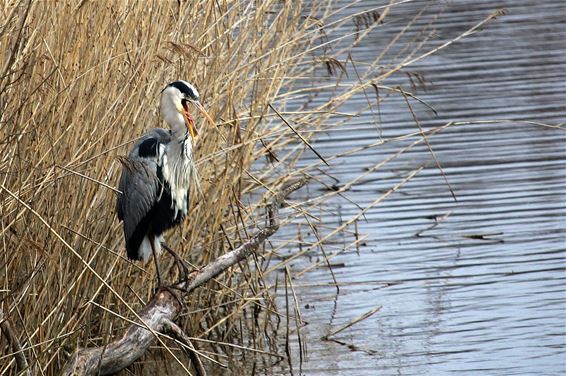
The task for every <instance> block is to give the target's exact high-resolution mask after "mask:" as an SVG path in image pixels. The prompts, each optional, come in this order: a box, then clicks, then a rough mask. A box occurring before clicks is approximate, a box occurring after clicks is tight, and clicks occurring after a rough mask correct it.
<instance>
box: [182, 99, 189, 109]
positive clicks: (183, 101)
mask: <svg viewBox="0 0 566 376" xmlns="http://www.w3.org/2000/svg"><path fill="white" fill-rule="evenodd" d="M187 102H188V101H187V100H186V99H185V98H183V99H181V104H182V105H183V107H184V106H186V105H187Z"/></svg>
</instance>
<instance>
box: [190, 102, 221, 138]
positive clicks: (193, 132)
mask: <svg viewBox="0 0 566 376" xmlns="http://www.w3.org/2000/svg"><path fill="white" fill-rule="evenodd" d="M192 103H193V104H194V105H195V106H196V107H197V108H198V110H199V111H200V113H201V114H202V116H204V117H205V118H206V120H208V121H209V122H210V124H212V125H214V119H212V117H211V116H210V115H209V114H208V112H206V110H205V109H204V107H203V106H202V104H200V102H192ZM183 116H184V118H185V121H186V122H187V128H188V129H189V133H190V134H191V137H192V138H193V139H194V138H195V137H196V136H197V134H198V129H197V127H196V124H195V121H194V119H193V117H192V116H191V113H190V112H189V107H188V104H187V103H186V102H185V103H184V104H183Z"/></svg>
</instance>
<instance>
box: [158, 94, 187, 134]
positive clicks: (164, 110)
mask: <svg viewBox="0 0 566 376" xmlns="http://www.w3.org/2000/svg"><path fill="white" fill-rule="evenodd" d="M161 116H162V117H163V120H165V122H166V123H167V124H168V125H169V128H171V134H172V136H173V138H174V139H175V140H179V141H181V140H184V139H185V138H187V133H188V130H187V126H186V125H185V119H184V118H183V115H181V113H180V112H179V111H177V109H176V108H175V106H174V105H173V104H172V103H170V102H166V101H162V103H161Z"/></svg>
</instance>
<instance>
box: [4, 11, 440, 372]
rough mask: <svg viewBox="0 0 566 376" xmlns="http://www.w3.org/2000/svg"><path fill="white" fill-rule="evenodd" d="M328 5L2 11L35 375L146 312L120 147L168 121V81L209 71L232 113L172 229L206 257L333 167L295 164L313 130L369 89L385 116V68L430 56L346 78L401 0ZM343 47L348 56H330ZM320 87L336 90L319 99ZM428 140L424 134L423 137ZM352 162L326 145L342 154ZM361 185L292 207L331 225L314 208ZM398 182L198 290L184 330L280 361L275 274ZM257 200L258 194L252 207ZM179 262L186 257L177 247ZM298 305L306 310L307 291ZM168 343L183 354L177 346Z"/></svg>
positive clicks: (9, 270)
mask: <svg viewBox="0 0 566 376" xmlns="http://www.w3.org/2000/svg"><path fill="white" fill-rule="evenodd" d="M315 3H316V2H315ZM325 6H326V5H325ZM325 6H322V5H319V6H316V7H314V8H308V9H307V8H306V6H304V5H303V4H302V3H300V2H281V1H269V0H268V1H263V2H249V1H231V2H225V1H199V2H162V1H151V2H89V1H74V2H73V1H60V2H34V3H33V4H32V5H31V6H30V5H29V4H28V2H27V1H21V2H19V3H18V2H15V3H14V4H12V3H10V4H8V3H4V5H2V8H0V19H2V20H3V21H1V22H2V24H1V25H0V51H1V52H0V53H1V54H2V60H1V64H0V70H1V71H0V145H2V153H1V154H0V184H1V189H0V215H1V228H0V234H1V235H0V241H1V245H0V247H1V249H2V254H1V259H0V273H1V274H0V302H1V303H0V308H2V309H3V310H4V311H5V312H7V313H8V314H9V316H10V317H11V320H12V322H13V323H14V326H15V327H16V328H17V330H18V331H19V333H20V341H21V343H22V346H23V347H24V348H25V353H26V356H27V358H28V360H29V362H30V366H31V367H32V369H33V373H34V374H38V375H53V374H56V373H57V371H58V370H59V369H60V368H61V367H62V365H63V364H64V362H65V360H66V358H67V356H68V354H69V352H70V351H72V350H73V349H74V348H76V347H77V346H92V345H101V344H104V343H106V342H108V341H109V340H110V339H112V338H114V337H116V336H120V335H121V333H122V329H123V328H124V326H125V325H127V322H125V321H124V318H130V319H131V318H132V317H133V314H132V310H139V309H140V307H141V306H142V305H143V303H144V302H145V301H147V300H148V299H149V297H150V296H151V295H152V292H153V290H154V288H155V276H154V273H153V269H152V268H151V266H148V267H143V266H141V265H137V264H133V263H131V262H129V261H128V260H126V258H125V251H124V245H123V238H122V232H121V227H120V224H119V223H118V221H117V219H116V218H115V212H114V205H115V204H114V202H115V197H116V191H115V190H114V188H113V187H114V186H115V185H116V182H117V177H118V173H119V167H120V164H119V162H118V160H117V158H116V157H117V156H119V155H124V154H126V153H127V150H128V148H129V147H130V146H131V142H132V141H133V140H134V139H135V138H136V137H139V136H140V135H141V134H143V132H144V131H146V130H147V129H148V128H150V127H157V126H161V121H160V120H159V118H158V110H157V104H158V97H159V92H160V90H161V89H162V88H163V87H164V86H165V84H167V83H168V82H170V81H173V80H175V79H178V78H182V79H186V80H188V81H190V82H193V83H195V84H196V86H197V87H198V88H199V89H200V92H201V96H202V97H203V98H204V104H205V107H206V108H207V109H208V110H209V112H210V113H211V115H212V116H213V118H214V119H216V122H217V125H218V127H217V128H212V127H210V126H207V129H206V130H205V132H201V136H200V139H199V140H198V145H197V159H198V160H199V171H200V172H199V174H200V176H201V180H202V183H201V185H202V191H203V194H202V195H201V196H199V197H197V198H195V199H193V202H192V208H191V212H190V216H189V218H190V219H189V220H188V221H186V223H185V224H184V226H183V228H181V229H179V230H175V231H174V232H172V233H170V234H169V236H168V237H167V240H168V242H169V244H170V245H171V246H172V247H173V248H174V249H176V250H177V251H178V252H179V253H180V254H182V255H183V256H184V257H186V258H187V259H188V260H190V261H191V262H192V263H193V264H195V265H197V266H198V265H203V264H205V263H207V262H208V261H210V260H211V259H213V258H215V257H217V256H218V255H221V254H223V253H225V252H226V251H227V250H228V249H230V248H232V247H234V246H236V245H238V244H240V243H242V242H243V241H245V239H247V238H248V237H249V234H251V233H252V232H253V231H254V229H255V228H257V226H261V225H262V224H263V222H262V211H261V207H262V202H265V200H266V199H268V198H269V197H270V196H271V195H272V193H273V191H274V190H276V189H277V187H279V186H280V185H281V184H283V183H284V182H286V181H287V180H289V179H295V178H298V177H300V176H302V175H305V174H306V175H319V174H320V173H319V167H320V166H322V165H323V161H321V160H319V159H317V160H316V162H314V163H312V164H310V165H308V166H306V167H302V168H300V169H299V168H295V166H296V163H297V161H298V160H299V159H300V157H301V155H302V154H303V152H305V150H309V149H308V147H307V146H306V145H305V143H304V142H302V141H300V140H299V139H298V138H297V137H296V135H295V131H298V132H299V133H300V134H301V137H304V139H305V142H306V140H308V139H310V138H311V137H312V136H313V134H315V133H316V132H318V131H321V130H329V129H333V128H335V127H339V126H341V125H343V124H346V120H347V119H349V118H351V116H343V114H340V113H338V112H337V109H338V108H339V106H340V105H342V104H343V103H345V102H346V101H347V100H348V99H350V98H351V97H352V96H354V95H363V96H365V98H366V99H367V106H366V107H365V108H364V109H362V110H360V112H362V111H368V110H371V111H377V110H378V107H379V103H377V105H376V104H375V103H373V102H374V101H375V100H374V99H370V98H369V96H371V95H373V94H372V91H373V88H372V86H373V87H374V88H375V90H378V84H379V82H380V81H381V79H384V78H387V77H389V76H390V75H392V74H395V73H397V72H399V71H400V70H401V69H402V68H404V67H405V66H406V65H408V63H410V62H413V61H418V60H416V59H418V57H419V56H421V55H420V54H421V53H420V52H419V50H420V49H421V48H422V41H419V43H416V42H415V43H412V44H411V47H410V48H409V49H407V50H406V51H403V50H401V52H399V53H400V54H404V55H403V56H404V59H401V61H402V62H404V63H402V64H391V65H389V66H388V65H383V63H382V62H381V59H382V58H383V56H384V54H385V52H386V51H380V53H376V58H375V61H374V62H373V63H372V64H369V65H365V66H364V67H363V69H362V68H361V67H357V69H356V72H355V73H356V75H357V76H358V78H359V85H354V86H351V87H347V88H342V87H341V86H340V82H341V80H342V78H343V77H344V74H345V73H346V68H345V65H346V64H347V62H345V61H339V60H338V59H337V58H336V57H335V56H340V55H341V54H343V52H344V51H347V50H348V49H349V48H352V47H353V46H355V45H356V44H357V43H359V42H360V40H362V39H363V38H364V37H365V36H367V35H368V33H369V32H370V31H371V30H373V29H375V28H376V27H378V25H380V24H381V23H382V22H383V19H384V18H385V17H386V16H387V14H388V12H389V11H390V9H391V7H384V8H383V9H379V10H375V11H374V12H372V13H367V14H366V13H364V14H357V15H356V14H354V15H350V16H348V17H345V18H340V17H335V15H334V14H333V13H332V12H331V11H330V10H329V9H327V8H326V7H325ZM378 11H379V12H378ZM330 17H335V19H337V21H329V20H330ZM356 17H357V18H356ZM348 22H350V23H351V24H352V25H355V27H354V28H353V29H352V32H351V34H349V35H347V37H348V38H349V39H347V40H349V42H347V43H344V40H345V39H344V38H343V36H342V35H336V34H334V33H333V32H332V31H333V30H336V29H338V28H339V27H340V26H342V25H344V24H345V23H348ZM323 26H324V27H325V28H324V29H323V28H322V27H323ZM428 32H429V33H430V35H432V33H433V31H432V30H431V31H428ZM430 35H429V34H425V35H424V36H423V40H426V38H428V37H429V36H430ZM393 42H394V41H393ZM393 42H392V43H393ZM333 45H335V46H336V51H335V52H334V53H333V55H332V56H329V55H327V53H326V51H327V50H329V49H330V46H333ZM403 64H404V65H403ZM321 71H322V72H325V71H327V72H328V73H327V74H323V75H322V76H324V75H326V76H327V78H326V79H324V80H323V81H320V82H318V83H317V84H316V85H312V80H311V77H313V76H315V75H316V74H318V75H321V73H320V72H321ZM380 88H381V90H387V89H388V88H387V87H385V88H384V87H383V86H380ZM366 89H368V91H366ZM369 89H371V90H372V91H369ZM391 90H393V89H391ZM391 90H390V92H393V91H391ZM407 95H408V96H411V95H412V94H410V93H407ZM314 98H325V99H324V100H322V104H317V105H311V102H310V101H311V100H313V99H314ZM370 102H371V103H370ZM201 122H202V121H201ZM202 123H203V124H204V122H202ZM290 125H291V126H290ZM411 137H420V135H419V134H414V135H412V136H411ZM423 140H424V133H423V137H420V138H418V142H423ZM380 142H383V141H382V140H380V141H378V142H376V143H375V144H374V145H373V146H372V147H376V146H379V144H380ZM356 151H357V150H350V151H344V153H343V154H342V155H346V154H347V153H355V152H356ZM308 152H310V150H309V151H308ZM264 157H265V158H268V159H271V161H270V162H266V163H265V164H264V165H262V166H263V167H262V168H263V170H258V169H257V168H256V169H253V170H252V166H254V163H258V161H261V160H263V159H264ZM339 157H340V155H336V156H324V158H325V159H326V161H328V162H329V163H332V161H333V160H335V159H336V158H339ZM384 163H386V162H384ZM377 168H379V164H378V165H376V168H375V169H374V170H373V171H375V170H376V169H377ZM371 172H372V171H368V174H369V173H371ZM411 176H412V175H411ZM361 178H363V176H360V177H359V179H361ZM409 178H410V176H409ZM356 181H357V179H356V180H354V181H352V182H351V183H349V184H345V185H344V186H343V187H342V188H341V189H340V190H338V191H331V192H329V193H328V194H326V195H324V196H322V197H318V198H316V199H313V200H311V201H307V202H304V203H301V204H300V205H299V204H296V205H295V204H292V203H290V205H291V207H292V208H293V209H294V210H288V211H287V213H288V215H289V217H290V218H292V217H304V218H306V219H305V221H306V222H305V223H307V224H308V225H309V226H312V227H313V228H316V226H319V225H320V224H319V223H318V221H317V218H316V215H314V214H308V215H305V213H307V212H309V208H314V207H319V206H320V204H321V203H323V202H324V201H325V200H327V199H329V198H330V197H335V196H336V195H338V194H341V192H343V191H345V190H347V189H349V187H351V186H353V185H354V184H356ZM403 181H406V180H403ZM401 183H402V182H401ZM401 183H400V184H401ZM397 188H398V186H396V187H393V188H392V190H391V191H390V192H388V193H386V194H385V195H384V196H383V197H380V198H378V199H377V200H376V201H375V202H374V203H372V204H371V206H370V207H368V208H364V209H363V210H361V211H360V214H359V215H357V216H356V217H353V218H352V219H350V220H348V221H347V222H345V223H344V225H342V226H340V227H339V228H337V229H330V230H328V229H325V231H324V234H323V235H321V236H320V238H319V240H318V241H317V242H314V243H313V244H311V245H309V247H307V248H303V249H300V248H299V249H295V251H296V252H294V253H293V254H292V255H291V257H290V258H287V259H284V260H281V261H279V262H275V263H273V262H272V263H271V264H269V265H268V263H267V262H266V260H264V259H261V258H257V259H255V260H252V262H251V263H250V264H249V265H242V266H241V267H240V268H239V269H235V270H232V271H231V273H228V274H227V275H224V276H222V277H221V278H220V279H219V280H218V281H216V282H215V283H213V284H210V285H209V286H208V288H202V289H200V290H199V291H198V293H197V294H194V295H193V297H192V300H191V301H190V302H188V308H187V311H186V314H185V315H184V316H183V317H182V322H181V324H182V326H183V327H184V329H185V330H186V331H187V333H189V334H190V335H192V336H194V337H197V338H199V339H198V340H197V341H198V344H199V346H200V348H201V349H202V350H203V352H204V354H206V355H207V356H209V357H211V359H213V360H214V361H215V362H219V363H222V364H224V365H230V366H231V367H232V372H233V373H238V371H237V370H238V369H239V367H240V366H241V363H242V362H241V356H242V355H241V354H244V355H245V356H246V362H247V363H248V364H255V362H256V361H257V360H256V356H258V358H260V359H261V362H263V363H261V362H260V363H258V367H259V366H267V367H268V366H269V365H270V364H273V363H276V362H278V361H281V359H283V358H284V357H285V353H284V351H282V350H281V349H280V348H279V346H278V343H277V341H276V336H277V333H278V330H279V326H280V323H281V321H282V319H283V321H288V320H284V319H285V317H284V316H285V312H281V313H279V311H278V310H277V307H276V304H275V302H274V299H273V297H272V295H271V294H270V286H271V285H270V283H275V282H274V280H275V278H274V277H269V278H267V280H266V279H264V277H266V275H267V274H271V273H273V272H275V271H277V270H286V265H287V264H288V262H289V260H292V259H293V258H296V257H299V256H300V255H302V254H305V253H306V252H308V251H310V250H312V249H315V248H317V247H318V246H320V245H321V244H323V243H324V242H325V241H326V240H328V239H330V238H331V237H332V236H333V235H335V234H336V233H337V232H340V231H349V230H351V228H350V227H351V226H354V225H355V222H356V221H357V219H358V218H360V217H361V216H363V214H364V213H365V212H366V210H368V209H369V208H371V207H372V206H374V205H377V204H379V202H381V201H382V200H383V198H384V197H386V195H388V194H389V193H391V192H393V191H394V190H395V189H397ZM250 194H251V195H252V196H253V197H254V198H255V199H253V200H252V199H246V200H245V201H246V202H245V203H244V202H243V200H244V197H250ZM298 242H299V239H298V238H296V237H294V236H293V237H290V238H289V239H287V241H286V242H280V243H278V244H277V246H276V247H275V249H274V250H272V251H267V252H266V255H265V257H266V258H267V259H270V258H271V257H274V255H277V252H278V251H279V250H280V249H282V248H283V247H289V246H291V248H292V249H294V248H296V247H295V245H296V244H298ZM358 243H359V239H358V240H357V241H356V242H353V243H352V246H356V245H357V244H358ZM161 262H162V263H170V264H171V260H170V259H169V258H167V257H163V258H162V259H161ZM315 266H316V265H315ZM174 278H175V276H174V275H171V276H168V278H167V279H168V280H172V279H174ZM103 281H104V282H103ZM285 282H287V278H286V279H285ZM285 282H279V283H285ZM289 282H290V279H289ZM287 286H288V283H285V288H287ZM290 288H291V289H292V286H290ZM289 294H291V290H289ZM292 295H293V296H294V291H293V292H292ZM289 311H291V312H289ZM287 313H288V314H289V315H291V316H293V317H295V318H299V317H300V312H299V310H298V305H297V303H296V299H294V298H293V297H290V298H289V304H288V306H287ZM295 321H297V320H295ZM299 321H300V320H299ZM297 322H298V321H297ZM281 325H283V324H281ZM288 328H289V327H288V326H287V329H288ZM242 333H245V335H243V334H242ZM244 337H245V338H246V339H245V340H244V339H243V338H244ZM210 340H212V341H210ZM166 343H167V344H168V346H170V349H172V351H173V352H174V353H175V354H177V355H179V356H180V353H179V352H178V351H177V350H176V349H178V347H177V345H176V344H174V343H173V342H170V341H166ZM0 346H2V347H1V349H2V350H1V352H0V373H2V374H5V373H6V374H16V369H15V368H16V367H15V361H14V360H13V357H12V356H11V355H10V351H9V350H8V348H7V347H6V343H5V342H1V341H0ZM164 358H165V359H167V363H164V362H163V359H164ZM172 359H173V358H172V357H171V355H170V354H168V351H165V350H164V349H162V348H155V349H154V350H153V351H152V352H151V354H148V355H147V357H146V358H145V359H144V360H143V361H142V362H139V363H138V364H136V365H135V366H133V367H131V368H130V371H132V372H134V373H136V374H141V372H142V368H143V369H145V371H146V372H149V373H151V372H152V370H154V369H155V368H154V366H155V367H159V368H163V367H164V364H168V367H172V368H176V366H175V365H174V361H172ZM205 362H207V361H205ZM207 364H209V365H211V367H212V364H213V362H208V363H207Z"/></svg>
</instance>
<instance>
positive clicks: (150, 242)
mask: <svg viewBox="0 0 566 376" xmlns="http://www.w3.org/2000/svg"><path fill="white" fill-rule="evenodd" d="M148 237H149V244H150V245H151V252H152V253H153V261H154V262H155V272H156V273H157V288H159V287H161V286H163V283H162V281H161V273H160V272H159V262H158V261H157V252H156V251H155V247H154V246H153V239H154V236H153V235H148Z"/></svg>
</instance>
